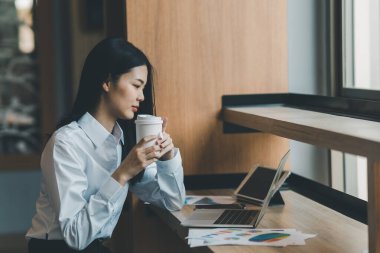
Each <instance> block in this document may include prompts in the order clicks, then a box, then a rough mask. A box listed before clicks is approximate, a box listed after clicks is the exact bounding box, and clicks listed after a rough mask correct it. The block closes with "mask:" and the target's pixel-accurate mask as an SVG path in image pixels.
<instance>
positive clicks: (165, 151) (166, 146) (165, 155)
mask: <svg viewBox="0 0 380 253" xmlns="http://www.w3.org/2000/svg"><path fill="white" fill-rule="evenodd" d="M163 121H164V122H163V123H162V138H160V137H159V138H158V140H157V144H158V145H160V147H161V152H160V156H161V157H160V160H161V161H166V160H170V159H172V158H173V157H174V150H173V149H174V144H173V140H172V138H171V137H170V135H169V134H168V133H166V132H165V130H166V127H167V125H168V118H167V117H163Z"/></svg>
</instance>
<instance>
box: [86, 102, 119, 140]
mask: <svg viewBox="0 0 380 253" xmlns="http://www.w3.org/2000/svg"><path fill="white" fill-rule="evenodd" d="M91 115H92V116H93V117H94V118H95V119H96V120H97V121H98V122H99V123H100V124H101V125H102V126H103V127H104V128H105V129H106V130H107V131H108V132H110V133H112V130H113V128H114V126H115V124H116V118H115V117H113V116H111V114H110V113H109V112H108V111H106V109H105V108H104V107H103V106H101V105H99V106H98V108H97V109H96V110H95V111H94V112H92V113H91Z"/></svg>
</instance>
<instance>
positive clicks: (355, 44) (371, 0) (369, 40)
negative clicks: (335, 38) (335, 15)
mask: <svg viewBox="0 0 380 253" xmlns="http://www.w3.org/2000/svg"><path fill="white" fill-rule="evenodd" d="M379 24H380V1H379V0H365V1H361V0H360V1H359V0H343V1H342V25H343V27H342V28H343V29H342V42H343V55H342V58H343V59H342V60H343V61H342V63H343V87H344V88H358V89H367V90H380V71H379V66H380V36H379V34H380V26H379Z"/></svg>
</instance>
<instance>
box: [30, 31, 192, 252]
mask: <svg viewBox="0 0 380 253" xmlns="http://www.w3.org/2000/svg"><path fill="white" fill-rule="evenodd" d="M152 74H153V73H152V66H151V64H150V63H149V61H148V59H147V57H146V56H145V55H144V54H143V53H142V52H141V51H140V50H139V49H137V48H136V47H135V46H133V45H132V44H131V43H129V42H127V41H126V40H125V39H123V38H108V39H105V40H103V41H101V42H100V43H99V44H98V45H96V46H95V48H94V49H93V50H92V51H91V52H90V54H89V55H88V57H87V59H86V61H85V64H84V67H83V70H82V74H81V80H80V86H79V90H78V95H77V98H76V100H75V103H74V107H73V110H72V112H71V115H70V117H69V118H68V119H66V120H64V121H63V122H62V123H61V124H60V126H61V127H59V128H58V129H57V130H56V131H55V132H54V134H53V135H52V137H51V138H50V139H49V141H48V143H47V144H46V146H45V149H44V151H43V153H42V157H41V168H42V175H43V178H42V183H41V192H40V196H39V198H38V200H37V203H36V209H37V213H36V215H35V216H34V218H33V220H32V227H31V228H30V230H29V231H28V233H27V235H26V237H27V238H28V239H29V252H31V253H33V252H77V251H76V250H80V251H81V252H109V251H108V249H106V248H105V247H104V246H103V245H102V244H101V240H102V239H104V238H109V237H110V236H111V234H112V231H113V229H114V228H115V226H116V223H117V220H118V218H119V216H120V213H121V210H122V207H123V204H124V201H125V199H126V196H127V193H128V190H130V191H131V192H134V193H135V194H136V195H137V196H138V197H139V198H140V199H141V200H143V201H147V202H150V203H152V204H155V205H158V206H161V207H163V208H166V209H168V210H171V211H172V210H178V209H180V208H182V206H183V202H184V195H185V188H184V185H183V168H182V161H181V156H180V152H179V150H178V149H176V148H174V145H173V142H172V139H171V138H170V136H169V134H167V133H165V131H164V130H165V128H166V123H167V119H164V123H163V134H162V135H161V136H160V137H157V136H147V137H145V138H143V139H142V140H141V141H140V142H139V143H137V144H136V143H135V136H136V130H135V127H134V122H133V120H132V119H134V118H136V114H137V112H139V113H143V114H153V111H154V97H153V77H152ZM152 140H155V142H154V143H155V145H154V146H151V147H144V144H146V143H147V142H150V141H152ZM123 147H126V149H127V152H122V150H125V149H123ZM122 153H127V155H126V156H123V155H122ZM122 156H123V157H122ZM142 171H144V174H143V176H142V177H141V178H140V179H137V180H136V178H137V176H136V175H140V176H141V175H142V174H141V172H142Z"/></svg>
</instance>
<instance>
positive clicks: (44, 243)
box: [28, 238, 112, 253]
mask: <svg viewBox="0 0 380 253" xmlns="http://www.w3.org/2000/svg"><path fill="white" fill-rule="evenodd" d="M28 252H29V253H45V252H46V253H76V252H83V253H112V252H111V251H110V250H109V249H108V248H107V247H105V246H104V245H103V244H102V242H101V241H100V240H95V241H93V242H92V243H91V244H90V245H88V246H87V248H85V249H84V250H75V249H72V248H70V247H69V246H68V245H67V244H66V242H65V241H63V240H44V239H35V238H32V239H30V240H29V243H28Z"/></svg>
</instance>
